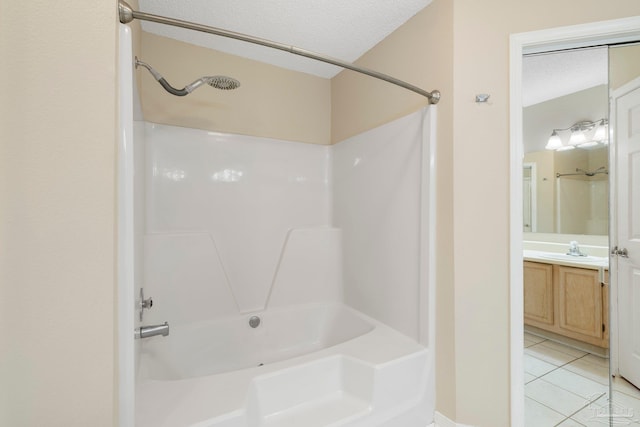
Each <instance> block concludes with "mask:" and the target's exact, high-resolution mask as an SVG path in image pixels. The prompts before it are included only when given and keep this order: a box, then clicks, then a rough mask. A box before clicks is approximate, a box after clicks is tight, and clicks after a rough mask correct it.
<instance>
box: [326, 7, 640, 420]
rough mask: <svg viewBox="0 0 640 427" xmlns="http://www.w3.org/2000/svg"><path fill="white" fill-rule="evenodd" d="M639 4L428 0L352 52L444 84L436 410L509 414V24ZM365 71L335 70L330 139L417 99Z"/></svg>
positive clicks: (591, 16) (586, 16)
mask: <svg viewBox="0 0 640 427" xmlns="http://www.w3.org/2000/svg"><path fill="white" fill-rule="evenodd" d="M549 11H553V13H549ZM634 15H640V4H638V3H637V2H636V1H635V0H624V1H619V2H617V3H616V7H615V8H610V9H607V8H602V5H601V2H599V1H597V0H587V1H582V0H570V1H565V2H560V3H558V2H552V1H550V0H542V1H539V2H512V1H507V0H486V1H483V2H478V1H477V0H453V1H444V0H435V1H434V2H433V3H432V5H431V6H429V8H427V10H425V11H423V12H421V13H420V14H418V15H417V16H416V17H415V18H413V19H412V21H410V22H409V23H408V24H406V25H405V26H404V27H403V28H401V29H400V30H398V31H396V32H395V33H393V34H392V35H391V36H390V37H389V38H387V39H385V40H384V41H383V42H381V43H380V44H379V45H378V46H376V47H375V48H374V49H372V50H371V51H370V52H368V53H367V54H366V55H365V56H364V57H363V58H362V60H361V61H359V62H360V63H362V65H368V66H371V67H375V68H377V69H379V70H380V71H382V72H386V73H388V74H391V75H394V76H397V77H399V78H402V79H406V80H408V81H410V82H413V83H415V84H417V85H418V86H423V87H425V88H427V89H433V88H438V89H440V90H441V91H442V92H443V101H442V102H441V105H440V111H439V114H440V117H439V124H438V126H439V127H438V131H439V144H438V149H439V150H440V152H439V156H438V168H439V169H440V174H439V180H440V182H439V185H440V188H439V195H438V202H439V207H438V214H439V215H440V217H439V220H438V230H439V236H438V242H437V246H438V249H439V251H438V257H439V263H438V266H439V268H440V272H439V274H438V285H437V292H438V297H437V307H438V313H437V319H438V320H437V325H436V327H437V342H436V357H437V363H438V367H437V371H438V377H437V380H438V384H437V410H438V411H440V412H442V413H443V414H444V415H446V416H448V417H449V418H451V419H455V420H456V421H457V422H460V423H465V424H471V425H476V426H507V425H509V420H510V413H509V381H510V379H509V203H510V200H509V191H510V187H509V151H510V146H509V102H508V101H509V35H510V34H513V33H520V32H527V31H533V30H540V29H545V28H553V27H558V26H566V25H573V24H580V23H587V22H595V21H601V20H607V19H615V18H621V17H625V16H634ZM436 30H437V32H436ZM408 47H410V48H411V52H412V53H411V54H408V53H407V51H408V50H409V49H408ZM421 52H422V53H421ZM452 55H453V59H452ZM363 78H364V77H360V76H350V75H347V72H343V73H341V74H340V75H339V76H338V77H336V78H334V79H333V80H334V81H333V85H332V93H333V107H332V109H333V119H332V126H333V134H332V139H333V141H334V142H335V141H339V140H341V139H343V138H344V137H346V136H350V135H351V134H355V133H358V132H360V131H361V130H363V129H366V128H368V127H372V126H375V125H377V124H380V123H383V122H385V121H388V120H391V119H393V118H395V117H398V116H400V115H402V114H404V113H405V112H407V111H411V110H413V109H416V108H418V107H419V106H420V101H416V100H414V98H411V99H409V96H413V95H410V94H405V93H404V92H403V91H400V92H392V88H391V87H390V88H382V87H380V88H378V87H377V86H376V88H375V89H373V87H374V85H377V83H368V82H364V81H363V80H361V79H363ZM356 81H357V82H356ZM368 91H370V93H368ZM374 91H375V93H374ZM478 93H489V94H490V95H491V98H490V102H489V103H487V104H484V105H478V104H476V103H474V97H475V95H476V94H478ZM451 120H453V124H452V125H451ZM451 150H453V151H451ZM451 153H452V154H451ZM454 159H455V160H454ZM452 182H453V186H452V187H451V183H452ZM488 189H490V190H488ZM451 193H452V194H453V205H451V201H450V199H449V196H448V195H449V194H451ZM451 242H452V243H453V249H452V247H451ZM488 248H490V249H491V250H487V249H488ZM454 260H455V263H454ZM452 265H453V267H452ZM454 314H455V315H454ZM451 337H453V339H454V340H455V342H453V343H452V342H451ZM488 390H491V392H488Z"/></svg>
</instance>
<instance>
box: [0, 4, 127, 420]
mask: <svg viewBox="0 0 640 427" xmlns="http://www.w3.org/2000/svg"><path fill="white" fill-rule="evenodd" d="M116 23H117V22H116V5H115V2H114V1H98V2H96V1H93V2H86V1H80V0H70V1H67V2H65V4H64V7H61V4H60V3H59V2H51V1H48V0H33V1H29V2H2V4H1V5H0V55H1V57H2V60H1V61H0V76H2V78H1V79H0V92H1V93H2V97H1V98H0V99H1V101H0V425H2V426H11V427H22V426H25V427H33V426H52V427H55V426H61V427H69V426H73V427H75V426H78V427H85V426H113V425H116V418H115V411H116V403H115V399H114V397H115V374H116V367H115V344H114V342H115V330H114V324H115V323H114V322H115V320H114V312H115V299H114V292H115V270H114V266H115V253H114V251H115V238H114V230H115V214H114V212H115V209H116V206H115V150H116V144H115V141H116V135H117V133H116V124H117V123H116V73H115V69H116V46H117V45H116V41H117V39H116Z"/></svg>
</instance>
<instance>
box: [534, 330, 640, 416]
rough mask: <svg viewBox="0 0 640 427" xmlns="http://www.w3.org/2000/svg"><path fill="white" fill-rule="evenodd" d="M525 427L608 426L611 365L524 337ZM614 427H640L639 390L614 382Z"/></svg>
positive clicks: (578, 352)
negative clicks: (622, 426)
mask: <svg viewBox="0 0 640 427" xmlns="http://www.w3.org/2000/svg"><path fill="white" fill-rule="evenodd" d="M524 347H525V348H524V370H525V374H524V381H525V386H524V388H525V426H526V427H554V426H559V427H575V426H579V427H603V426H608V425H609V417H608V415H607V414H608V413H609V410H608V389H609V386H608V384H609V360H608V359H603V358H601V357H598V356H594V355H592V354H589V353H586V352H584V351H580V350H575V349H573V348H571V347H567V346H565V345H563V344H559V343H556V342H554V341H550V340H547V339H545V338H541V337H538V336H536V335H533V334H530V333H527V332H525V334H524ZM612 402H613V403H612V409H613V411H612V412H613V413H614V414H615V415H616V417H615V419H614V423H613V424H614V425H629V426H632V427H640V390H638V389H636V388H635V387H633V386H632V385H631V384H629V383H628V382H626V381H625V380H624V379H622V378H614V382H613V399H612Z"/></svg>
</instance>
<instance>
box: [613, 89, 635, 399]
mask: <svg viewBox="0 0 640 427" xmlns="http://www.w3.org/2000/svg"><path fill="white" fill-rule="evenodd" d="M616 92H617V93H616V94H615V98H614V99H613V100H612V101H613V107H614V115H613V118H614V120H615V123H614V126H615V127H614V130H615V135H616V147H615V157H616V163H615V164H616V178H617V179H616V187H617V188H616V190H615V191H616V199H617V207H616V210H617V212H616V222H617V227H616V229H617V232H616V235H615V238H614V241H613V242H612V245H617V247H618V255H617V256H613V257H612V266H611V267H612V268H615V267H616V264H617V274H616V276H617V286H618V321H619V323H618V328H619V329H618V331H619V338H618V349H619V373H620V375H621V376H623V377H624V378H626V379H627V380H628V381H630V382H631V383H633V384H634V385H635V386H636V387H640V78H639V79H636V80H634V81H633V82H631V83H630V84H628V85H625V86H624V88H623V89H622V90H621V91H616ZM614 274H615V273H614Z"/></svg>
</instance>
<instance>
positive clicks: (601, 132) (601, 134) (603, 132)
mask: <svg viewBox="0 0 640 427" xmlns="http://www.w3.org/2000/svg"><path fill="white" fill-rule="evenodd" d="M605 139H607V126H606V125H605V124H604V123H600V124H599V125H598V127H597V128H596V132H595V133H594V134H593V140H594V141H598V142H600V141H604V140H605Z"/></svg>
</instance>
